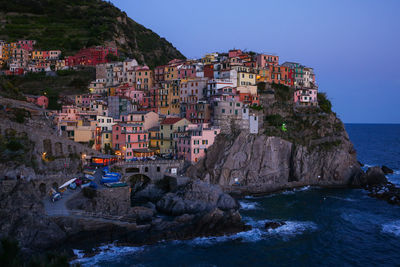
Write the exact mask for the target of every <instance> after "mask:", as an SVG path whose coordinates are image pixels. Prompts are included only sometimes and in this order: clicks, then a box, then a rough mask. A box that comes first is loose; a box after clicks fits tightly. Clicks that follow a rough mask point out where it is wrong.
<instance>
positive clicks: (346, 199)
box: [327, 196, 357, 202]
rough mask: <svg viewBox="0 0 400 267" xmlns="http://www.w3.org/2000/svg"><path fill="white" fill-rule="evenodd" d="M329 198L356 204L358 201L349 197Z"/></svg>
mask: <svg viewBox="0 0 400 267" xmlns="http://www.w3.org/2000/svg"><path fill="white" fill-rule="evenodd" d="M327 198H333V199H338V200H344V201H349V202H355V201H357V200H356V199H353V198H349V197H335V196H327Z"/></svg>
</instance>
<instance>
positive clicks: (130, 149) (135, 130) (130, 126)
mask: <svg viewBox="0 0 400 267" xmlns="http://www.w3.org/2000/svg"><path fill="white" fill-rule="evenodd" d="M112 135H113V136H112V144H113V149H114V150H115V153H116V154H117V155H120V156H121V157H122V158H123V159H125V160H131V159H133V158H134V157H136V155H135V151H140V150H143V151H145V150H147V149H148V146H149V139H148V132H147V131H145V130H144V128H143V125H140V124H134V123H118V124H115V125H113V127H112Z"/></svg>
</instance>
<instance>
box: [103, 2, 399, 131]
mask: <svg viewBox="0 0 400 267" xmlns="http://www.w3.org/2000/svg"><path fill="white" fill-rule="evenodd" d="M111 2H112V3H113V4H114V5H115V6H117V7H119V8H120V9H121V10H123V11H125V12H126V13H127V14H128V16H129V17H131V18H132V19H134V20H135V21H137V22H138V23H140V24H142V25H144V26H145V27H147V28H150V29H151V30H153V31H154V32H156V33H157V34H159V35H160V36H162V37H165V38H166V39H167V40H168V41H170V42H171V43H172V44H173V45H174V46H175V47H176V48H178V49H179V50H180V51H181V52H182V53H183V54H184V55H185V56H186V57H188V58H200V57H202V56H203V55H204V54H205V53H209V52H223V51H228V50H229V49H232V48H240V49H242V50H248V51H255V52H269V53H275V54H277V55H279V56H280V63H283V62H285V61H295V62H300V63H302V64H303V65H306V66H309V67H313V68H314V70H315V72H316V77H317V83H318V84H319V90H320V91H324V92H327V93H328V97H329V98H330V99H331V101H332V103H333V106H334V107H333V109H334V111H335V112H337V114H338V115H339V117H340V118H341V119H342V120H343V121H344V122H346V123H350V122H355V123H400V103H399V101H400V74H399V66H398V65H399V64H400V16H399V11H400V1H399V0H385V1H379V0H357V1H356V0H334V1H333V0H309V1H300V0H287V1H276V0H247V1H238V0H218V1H217V0H202V1H187V0H186V1H184V0H171V1H160V0H146V1H132V0H112V1H111Z"/></svg>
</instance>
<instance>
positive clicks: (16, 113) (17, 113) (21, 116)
mask: <svg viewBox="0 0 400 267" xmlns="http://www.w3.org/2000/svg"><path fill="white" fill-rule="evenodd" d="M9 113H10V114H11V115H12V117H11V120H12V121H15V122H18V123H24V122H25V119H27V118H30V117H31V113H30V112H29V111H28V110H25V109H22V108H13V109H11V110H10V111H9Z"/></svg>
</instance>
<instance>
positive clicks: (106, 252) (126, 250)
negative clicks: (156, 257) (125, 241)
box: [70, 244, 145, 266]
mask: <svg viewBox="0 0 400 267" xmlns="http://www.w3.org/2000/svg"><path fill="white" fill-rule="evenodd" d="M98 249H99V250H100V252H99V253H98V254H96V255H94V256H93V257H86V258H85V257H84V255H85V254H84V253H83V252H82V251H81V250H77V249H74V250H73V251H74V253H75V255H76V256H77V257H78V258H77V259H75V260H73V261H72V262H70V263H71V264H76V263H79V264H81V265H82V266H96V264H98V263H99V262H101V261H114V260H115V259H118V258H120V257H121V256H124V255H129V254H132V253H137V252H141V251H143V250H144V249H145V247H144V246H143V247H127V246H121V247H120V246H116V245H114V244H109V245H105V246H101V247H99V248H98Z"/></svg>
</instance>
